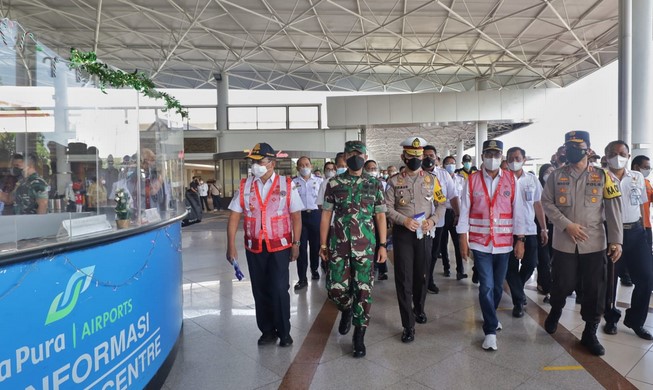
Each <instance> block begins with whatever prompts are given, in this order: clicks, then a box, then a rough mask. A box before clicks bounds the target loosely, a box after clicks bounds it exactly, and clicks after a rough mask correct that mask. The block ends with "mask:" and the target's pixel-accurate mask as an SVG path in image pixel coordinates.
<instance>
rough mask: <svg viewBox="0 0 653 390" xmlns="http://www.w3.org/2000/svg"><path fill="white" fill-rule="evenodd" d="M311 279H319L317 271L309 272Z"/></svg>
mask: <svg viewBox="0 0 653 390" xmlns="http://www.w3.org/2000/svg"><path fill="white" fill-rule="evenodd" d="M311 279H313V280H320V273H319V272H317V271H313V272H311Z"/></svg>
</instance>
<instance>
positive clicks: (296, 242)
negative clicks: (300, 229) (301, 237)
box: [292, 241, 302, 246]
mask: <svg viewBox="0 0 653 390" xmlns="http://www.w3.org/2000/svg"><path fill="white" fill-rule="evenodd" d="M292 244H293V245H297V246H300V245H301V244H302V242H301V241H293V242H292Z"/></svg>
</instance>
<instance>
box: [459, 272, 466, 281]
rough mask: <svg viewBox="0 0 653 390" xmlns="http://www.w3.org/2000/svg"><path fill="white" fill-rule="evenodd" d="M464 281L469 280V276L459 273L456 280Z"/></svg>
mask: <svg viewBox="0 0 653 390" xmlns="http://www.w3.org/2000/svg"><path fill="white" fill-rule="evenodd" d="M462 279H467V274H463V273H461V272H458V273H457V274H456V280H462Z"/></svg>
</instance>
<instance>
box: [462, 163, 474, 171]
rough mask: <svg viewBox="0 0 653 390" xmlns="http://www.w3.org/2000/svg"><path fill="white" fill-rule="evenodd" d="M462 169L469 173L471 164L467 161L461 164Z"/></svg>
mask: <svg viewBox="0 0 653 390" xmlns="http://www.w3.org/2000/svg"><path fill="white" fill-rule="evenodd" d="M463 168H465V170H466V171H469V170H470V169H472V163H471V162H469V161H467V162H464V163H463Z"/></svg>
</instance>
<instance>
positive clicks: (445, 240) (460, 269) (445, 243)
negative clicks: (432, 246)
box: [436, 209, 465, 274]
mask: <svg viewBox="0 0 653 390" xmlns="http://www.w3.org/2000/svg"><path fill="white" fill-rule="evenodd" d="M454 218H455V214H454V212H453V209H447V211H446V213H445V214H444V226H443V228H442V237H440V253H442V265H443V266H444V269H445V270H448V269H449V235H451V241H453V248H454V251H455V252H456V253H455V255H456V273H458V274H463V273H465V266H464V265H463V258H462V257H461V256H460V242H459V241H458V232H457V231H456V226H455V225H454V224H453V222H454ZM436 258H437V256H436Z"/></svg>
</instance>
